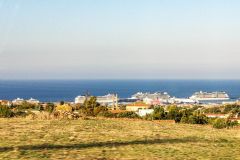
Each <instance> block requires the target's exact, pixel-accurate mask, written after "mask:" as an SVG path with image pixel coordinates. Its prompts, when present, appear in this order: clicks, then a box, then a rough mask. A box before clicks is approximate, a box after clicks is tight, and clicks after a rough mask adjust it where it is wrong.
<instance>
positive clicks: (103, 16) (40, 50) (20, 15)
mask: <svg viewBox="0 0 240 160" xmlns="http://www.w3.org/2000/svg"><path fill="white" fill-rule="evenodd" d="M239 8H240V1H239V0H201V1H193V0H181V1H179V0H0V75H1V76H0V79H82V78H83V79H94V78H97V79H101V78H104V79H108V78H110V79H116V78H123V79H124V78H126V79H129V78H130V79H132V78H134V79H139V78H141V79H147V78H157V79H167V78H170V79H171V78H177V79H181V78H183V79H188V78H189V79H197V78H200V79H239V78H240V74H239V71H240V9H239Z"/></svg>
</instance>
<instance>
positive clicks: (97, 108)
mask: <svg viewBox="0 0 240 160" xmlns="http://www.w3.org/2000/svg"><path fill="white" fill-rule="evenodd" d="M107 110H108V108H107V107H104V106H98V107H94V109H93V114H94V116H97V115H98V114H99V113H100V112H106V111H107Z"/></svg>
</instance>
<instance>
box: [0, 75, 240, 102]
mask: <svg viewBox="0 0 240 160" xmlns="http://www.w3.org/2000/svg"><path fill="white" fill-rule="evenodd" d="M200 90H202V91H225V92H227V93H228V94H229V95H230V97H231V98H232V99H238V98H240V80H41V81H40V80H39V81H38V80H31V81H0V99H8V100H12V99H15V98H17V97H20V98H24V99H28V98H31V97H33V98H36V99H39V100H41V101H60V100H64V101H74V98H75V97H76V96H78V95H83V94H85V93H87V92H89V93H90V94H91V95H96V96H97V95H105V94H108V93H117V94H118V95H119V96H120V97H121V98H127V97H130V96H131V95H132V94H134V93H136V92H138V91H141V92H155V91H166V92H168V93H169V94H170V95H171V96H175V97H181V98H182V97H189V96H191V95H192V94H193V93H194V92H196V91H200Z"/></svg>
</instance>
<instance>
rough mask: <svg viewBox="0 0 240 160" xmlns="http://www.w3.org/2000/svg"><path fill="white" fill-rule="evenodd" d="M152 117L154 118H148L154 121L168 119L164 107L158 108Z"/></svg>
mask: <svg viewBox="0 0 240 160" xmlns="http://www.w3.org/2000/svg"><path fill="white" fill-rule="evenodd" d="M151 116H152V117H148V118H151V119H152V120H162V119H166V118H167V115H166V112H165V111H164V108H163V107H156V108H155V109H154V112H153V114H152V115H151Z"/></svg>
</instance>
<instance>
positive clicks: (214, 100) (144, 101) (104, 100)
mask: <svg viewBox="0 0 240 160" xmlns="http://www.w3.org/2000/svg"><path fill="white" fill-rule="evenodd" d="M90 97H92V96H90V95H82V96H77V97H76V98H75V100H74V102H40V101H39V100H37V99H34V98H30V99H28V100H24V99H22V98H16V99H14V100H12V101H9V100H0V105H6V106H8V107H11V106H19V105H22V104H24V103H25V104H26V103H27V104H29V105H33V106H39V107H40V108H46V106H48V105H49V104H50V103H52V104H53V105H56V106H57V105H59V104H61V103H62V104H65V105H66V104H67V105H69V107H75V106H76V105H84V103H85V102H86V100H87V99H89V98H90ZM96 102H97V103H98V104H99V105H101V106H105V107H107V108H108V110H110V111H113V112H124V111H130V112H135V113H137V114H138V115H139V116H141V117H143V116H146V115H147V114H151V113H153V112H154V108H155V107H157V106H169V105H174V106H177V107H185V108H192V107H194V106H199V105H201V106H203V107H205V108H212V107H216V106H219V105H230V104H237V105H239V104H240V101H239V100H231V98H230V97H229V95H228V94H227V93H226V92H203V91H199V92H196V93H194V94H193V95H192V96H191V97H189V98H176V97H171V96H170V95H169V94H168V93H167V92H155V93H150V92H146V93H143V92H138V93H135V94H133V95H132V96H131V97H130V98H124V99H121V98H119V97H118V95H117V94H107V95H104V96H96ZM123 106H124V107H123ZM122 108H124V109H122ZM207 116H209V117H220V118H222V117H225V116H226V115H222V114H220V115H217V114H215V115H213V114H210V115H207ZM237 118H238V115H237Z"/></svg>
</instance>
